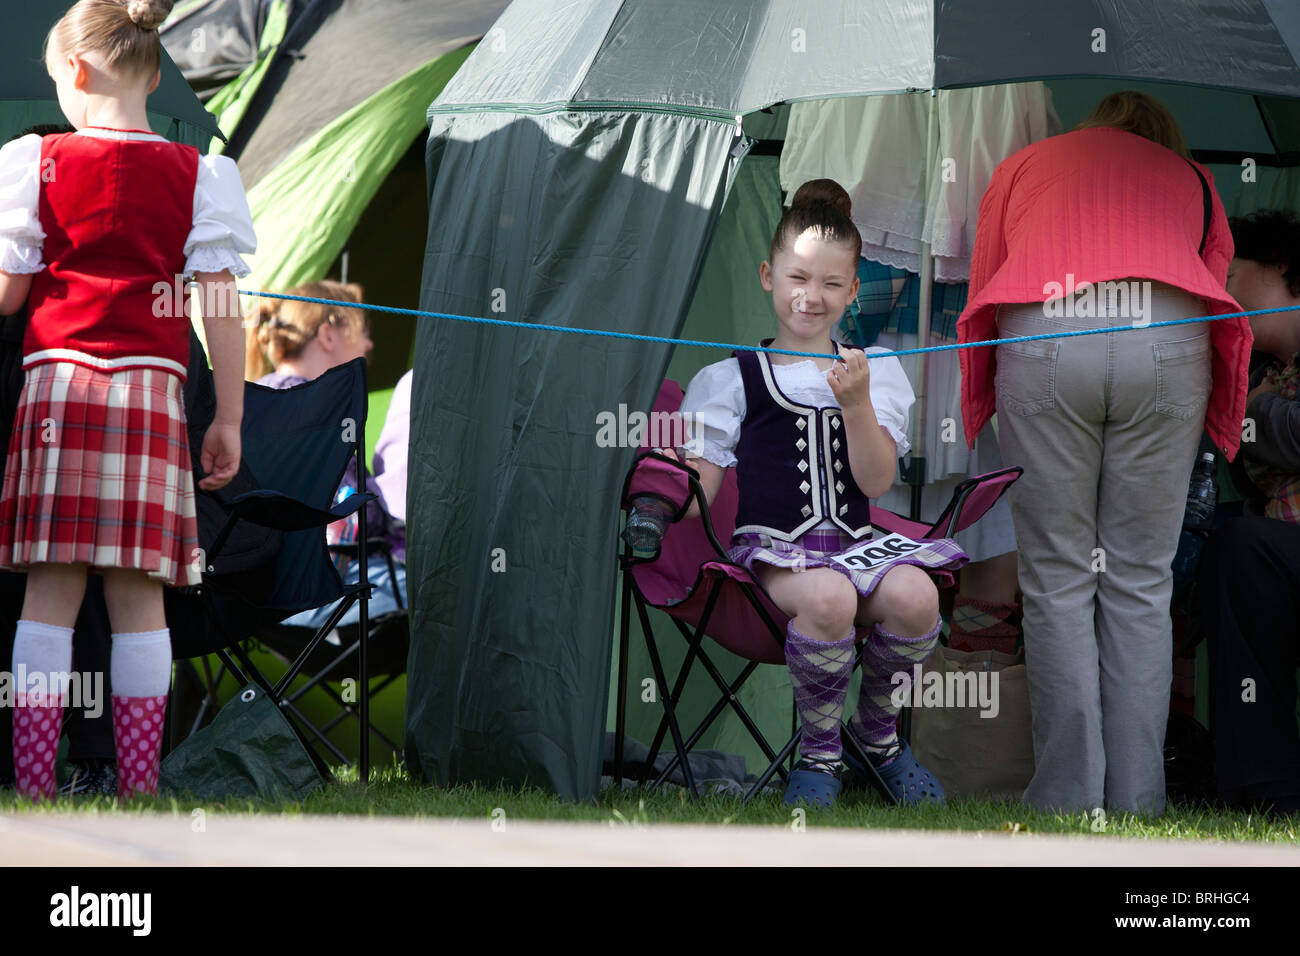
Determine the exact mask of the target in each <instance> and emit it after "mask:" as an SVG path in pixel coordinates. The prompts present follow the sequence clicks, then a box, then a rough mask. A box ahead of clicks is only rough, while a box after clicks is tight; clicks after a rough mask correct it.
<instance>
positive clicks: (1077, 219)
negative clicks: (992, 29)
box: [958, 92, 1251, 814]
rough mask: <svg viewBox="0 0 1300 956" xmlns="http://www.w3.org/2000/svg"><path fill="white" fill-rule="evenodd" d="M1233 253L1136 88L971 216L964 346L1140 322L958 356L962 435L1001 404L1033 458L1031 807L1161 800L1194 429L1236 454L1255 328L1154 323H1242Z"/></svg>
mask: <svg viewBox="0 0 1300 956" xmlns="http://www.w3.org/2000/svg"><path fill="white" fill-rule="evenodd" d="M1231 258H1232V237H1231V234H1230V233H1229V231H1228V224H1227V219H1226V217H1225V215H1224V211H1223V206H1222V203H1221V202H1220V201H1219V198H1218V196H1217V194H1216V193H1215V191H1214V186H1213V180H1212V178H1211V176H1210V173H1209V171H1208V170H1206V169H1204V168H1203V167H1200V166H1196V165H1195V164H1193V163H1192V162H1191V161H1190V159H1189V158H1188V155H1187V147H1186V145H1185V144H1184V142H1183V138H1182V134H1181V133H1180V132H1179V130H1178V127H1177V124H1176V123H1175V121H1174V119H1173V117H1172V116H1171V115H1170V114H1169V112H1168V111H1167V110H1166V109H1165V108H1164V106H1162V105H1161V104H1160V103H1158V102H1157V101H1155V100H1153V99H1151V98H1150V97H1147V96H1144V95H1142V94H1140V93H1133V92H1124V93H1116V94H1114V95H1112V96H1109V97H1107V98H1106V99H1104V100H1102V101H1101V103H1099V104H1098V106H1097V107H1096V108H1095V109H1094V110H1093V112H1092V114H1091V115H1090V116H1089V117H1088V119H1086V120H1085V121H1084V122H1083V123H1081V124H1080V125H1079V127H1078V128H1076V129H1075V130H1074V131H1072V132H1069V133H1065V134H1063V135H1060V136H1053V137H1050V138H1048V139H1045V140H1041V141H1039V142H1038V143H1035V144H1033V145H1032V146H1029V147H1027V148H1026V149H1023V150H1021V151H1020V152H1018V153H1016V154H1015V155H1013V156H1011V157H1010V158H1009V159H1007V160H1006V161H1005V162H1003V163H1002V165H1001V166H999V167H998V169H997V171H996V172H995V173H994V175H993V180H992V183H991V184H990V186H989V189H988V192H987V193H986V194H985V195H984V199H983V201H982V203H981V205H980V214H979V226H978V233H977V237H976V244H975V254H974V258H973V261H972V265H971V284H970V299H969V302H968V304H967V307H966V309H965V311H964V312H963V313H962V316H961V319H960V321H959V324H958V338H959V340H960V341H965V342H970V341H980V340H986V339H994V338H1004V339H1005V338H1012V337H1016V336H1022V335H1041V334H1044V333H1050V332H1066V331H1073V330H1079V329H1098V328H1116V329H1118V328H1122V327H1126V326H1133V327H1134V328H1130V329H1125V330H1124V331H1122V332H1116V333H1107V334H1098V335H1087V336H1079V337H1074V338H1065V339H1055V340H1041V341H1034V342H1020V343H1015V344H1008V345H1001V346H997V347H996V348H994V347H984V348H978V349H967V350H963V351H962V353H961V365H962V413H963V415H964V417H965V424H966V436H967V440H968V441H973V440H974V438H975V436H976V435H977V434H979V431H980V429H981V428H982V427H983V425H984V424H985V422H987V421H988V420H989V418H990V417H991V416H992V414H993V412H994V410H995V408H996V411H997V413H998V424H999V437H1000V440H1001V444H1002V450H1003V455H1004V457H1005V458H1006V460H1007V462H1008V464H1019V465H1023V466H1024V468H1025V474H1024V477H1023V478H1022V479H1021V480H1020V481H1019V482H1017V484H1016V485H1015V486H1014V487H1013V488H1012V491H1011V506H1012V514H1013V516H1014V518H1015V527H1016V543H1017V546H1018V548H1019V551H1020V587H1021V590H1022V591H1023V593H1024V633H1025V651H1026V657H1027V664H1028V677H1029V688H1030V702H1031V706H1032V709H1033V732H1034V757H1035V765H1036V771H1035V774H1034V778H1033V780H1032V781H1031V783H1030V785H1029V788H1028V789H1027V790H1026V791H1025V796H1024V799H1025V801H1026V802H1027V803H1031V804H1034V805H1037V806H1041V807H1049V808H1056V809H1068V810H1087V811H1092V810H1095V809H1096V808H1100V807H1106V808H1107V809H1110V810H1114V811H1133V812H1143V813H1153V814H1159V813H1161V812H1163V810H1164V803H1165V786H1164V761H1163V746H1164V735H1165V723H1166V721H1167V718H1168V710H1169V686H1170V681H1171V678H1172V664H1171V654H1170V648H1171V641H1172V635H1171V631H1170V618H1169V600H1170V589H1171V586H1172V585H1171V575H1170V564H1171V562H1172V560H1173V556H1174V551H1175V549H1176V547H1177V544H1178V534H1179V529H1180V527H1181V521H1182V516H1183V509H1184V504H1185V501H1186V495H1187V485H1188V481H1189V479H1190V477H1191V471H1192V466H1193V464H1194V460H1195V457H1196V450H1197V444H1198V442H1199V441H1200V437H1201V433H1202V431H1204V430H1208V431H1209V434H1210V436H1211V437H1212V438H1213V439H1214V443H1215V444H1216V445H1217V446H1218V447H1219V448H1220V449H1222V450H1223V452H1224V453H1225V454H1227V455H1228V456H1229V457H1231V456H1233V455H1235V454H1236V450H1237V446H1238V443H1239V441H1240V429H1241V422H1242V416H1243V414H1244V408H1245V398H1246V376H1247V365H1248V362H1249V356H1250V344H1251V334H1250V327H1249V324H1248V323H1247V321H1246V319H1244V318H1238V319H1223V320H1220V321H1216V322H1212V323H1200V324H1192V325H1180V326H1169V327H1165V328H1159V329H1148V328H1146V326H1148V325H1151V324H1152V323H1155V322H1162V321H1167V320H1170V319H1179V318H1188V317H1192V316H1200V315H1208V314H1224V313H1230V312H1237V311H1240V310H1239V308H1238V306H1237V303H1236V302H1234V301H1233V300H1232V297H1231V296H1229V295H1228V293H1227V292H1226V291H1225V290H1224V282H1225V280H1226V276H1227V268H1228V262H1229V260H1230V259H1231ZM1207 407H1208V414H1207Z"/></svg>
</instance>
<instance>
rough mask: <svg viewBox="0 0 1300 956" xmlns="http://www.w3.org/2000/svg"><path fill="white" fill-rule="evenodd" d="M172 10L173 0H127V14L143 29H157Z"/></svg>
mask: <svg viewBox="0 0 1300 956" xmlns="http://www.w3.org/2000/svg"><path fill="white" fill-rule="evenodd" d="M171 12H172V0H127V2H126V15H127V16H128V17H130V18H131V22H132V23H134V24H135V25H136V26H138V27H139V28H140V29H141V30H157V29H158V28H159V27H160V26H162V24H163V21H164V20H166V19H167V17H168V16H169V15H170V14H171Z"/></svg>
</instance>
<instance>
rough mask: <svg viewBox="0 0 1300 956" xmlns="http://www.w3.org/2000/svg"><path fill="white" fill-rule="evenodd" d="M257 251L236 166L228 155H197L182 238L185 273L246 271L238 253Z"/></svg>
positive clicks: (251, 220)
mask: <svg viewBox="0 0 1300 956" xmlns="http://www.w3.org/2000/svg"><path fill="white" fill-rule="evenodd" d="M256 251H257V234H256V233H255V232H254V231H253V215H252V213H251V212H249V209H248V197H247V196H246V195H245V194H244V183H243V181H242V180H241V179H240V178H239V167H238V166H236V165H235V161H234V160H232V159H231V158H230V157H229V156H200V157H199V175H198V179H197V181H196V182H195V185H194V225H193V227H192V228H191V229H190V234H189V236H188V237H187V238H186V240H185V274H186V275H194V274H195V273H197V272H222V271H224V270H226V269H229V270H230V273H231V275H234V276H236V277H239V276H246V275H248V273H249V271H250V270H249V268H248V265H247V264H246V263H245V262H244V260H243V258H242V257H241V255H240V253H247V254H250V255H251V254H252V253H254V252H256Z"/></svg>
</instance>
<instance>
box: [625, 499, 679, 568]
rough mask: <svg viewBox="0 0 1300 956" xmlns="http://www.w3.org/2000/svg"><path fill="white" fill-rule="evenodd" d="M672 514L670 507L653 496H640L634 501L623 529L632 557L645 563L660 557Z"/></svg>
mask: <svg viewBox="0 0 1300 956" xmlns="http://www.w3.org/2000/svg"><path fill="white" fill-rule="evenodd" d="M671 513H672V509H671V508H669V507H668V505H666V504H665V503H664V502H662V501H660V500H659V499H658V498H655V497H653V496H651V495H638V496H637V497H635V498H633V499H632V510H631V511H630V512H629V513H628V516H627V524H626V525H625V526H624V527H623V540H624V541H625V542H626V543H627V546H628V547H629V548H631V549H632V557H634V558H638V559H640V560H643V561H653V560H654V559H655V558H657V557H659V549H660V548H661V547H662V546H663V540H664V531H665V529H666V528H667V526H668V516H669V515H670V514H671Z"/></svg>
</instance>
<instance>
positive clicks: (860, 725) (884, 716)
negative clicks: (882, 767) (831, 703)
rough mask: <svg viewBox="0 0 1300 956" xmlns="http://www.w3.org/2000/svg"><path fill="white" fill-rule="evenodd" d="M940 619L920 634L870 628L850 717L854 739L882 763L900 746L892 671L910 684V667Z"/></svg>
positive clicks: (921, 656)
mask: <svg viewBox="0 0 1300 956" xmlns="http://www.w3.org/2000/svg"><path fill="white" fill-rule="evenodd" d="M941 624H942V621H941V620H936V621H935V623H934V627H933V628H931V629H930V631H929V632H928V633H926V634H922V635H921V636H920V637H902V636H900V635H898V634H893V633H891V632H889V631H887V630H885V629H884V628H883V627H881V626H880V625H879V624H877V625H876V626H875V627H873V628H872V629H871V635H870V636H869V637H868V638H867V643H866V648H865V652H864V653H863V655H862V689H861V690H860V691H859V692H858V709H857V710H856V711H854V714H853V716H852V717H851V718H850V719H849V731H850V732H851V733H852V734H853V739H854V740H855V741H857V743H858V745H859V746H860V747H862V749H863V750H865V751H866V752H867V754H868V755H869V756H872V757H876V758H879V762H880V763H884V762H886V761H888V760H889V759H891V758H893V757H894V756H896V755H897V754H898V752H899V750H900V749H901V746H900V744H899V742H898V711H899V710H900V708H899V706H898V705H897V704H895V703H894V700H893V697H894V694H895V693H896V692H897V690H898V688H899V687H900V685H899V684H898V683H896V682H895V681H894V675H895V674H897V673H904V674H906V675H907V681H906V682H905V683H903V684H902V685H901V686H902V687H907V688H910V687H911V686H912V675H913V673H914V671H913V667H914V665H916V664H920V663H921V662H922V661H924V660H925V659H926V658H927V657H929V656H930V652H931V651H933V650H934V646H935V644H936V643H938V641H939V627H940V625H941Z"/></svg>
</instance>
